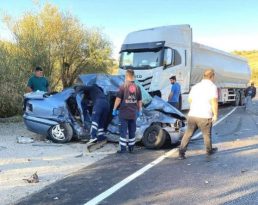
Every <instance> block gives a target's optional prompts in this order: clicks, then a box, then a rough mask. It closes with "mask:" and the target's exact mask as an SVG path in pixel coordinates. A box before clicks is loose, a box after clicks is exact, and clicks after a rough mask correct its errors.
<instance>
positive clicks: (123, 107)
mask: <svg viewBox="0 0 258 205" xmlns="http://www.w3.org/2000/svg"><path fill="white" fill-rule="evenodd" d="M117 97H118V98H120V99H121V104H120V111H119V117H120V118H122V119H128V120H130V119H132V120H135V119H136V115H137V111H138V105H137V103H138V102H139V101H141V100H142V94H141V89H140V88H139V87H138V86H137V85H136V84H135V83H134V82H127V83H125V84H123V85H122V86H120V88H119V91H118V93H117Z"/></svg>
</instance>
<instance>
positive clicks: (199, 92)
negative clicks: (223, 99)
mask: <svg viewBox="0 0 258 205" xmlns="http://www.w3.org/2000/svg"><path fill="white" fill-rule="evenodd" d="M189 98H190V99H192V102H191V106H190V111H189V114H188V116H191V117H199V118H212V117H213V114H212V106H211V100H212V99H214V98H218V89H217V86H216V85H215V84H214V83H213V82H212V81H210V80H206V79H204V80H202V81H201V82H200V83H197V84H196V85H195V86H193V87H192V89H191V91H190V94H189Z"/></svg>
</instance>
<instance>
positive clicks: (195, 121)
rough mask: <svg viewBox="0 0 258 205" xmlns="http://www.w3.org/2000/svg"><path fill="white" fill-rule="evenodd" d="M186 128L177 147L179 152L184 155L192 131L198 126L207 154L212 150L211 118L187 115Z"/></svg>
mask: <svg viewBox="0 0 258 205" xmlns="http://www.w3.org/2000/svg"><path fill="white" fill-rule="evenodd" d="M187 123H188V126H187V130H186V132H185V134H184V136H183V139H182V141H181V145H180V148H179V154H181V155H184V154H185V152H186V149H187V146H188V144H189V141H190V139H191V137H192V136H193V134H194V132H195V131H196V130H197V129H198V128H199V129H200V130H201V132H202V135H203V140H204V144H205V146H206V152H207V154H209V153H211V152H212V140H211V129H212V119H211V118H199V117H188V120H187Z"/></svg>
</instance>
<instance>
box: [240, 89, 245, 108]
mask: <svg viewBox="0 0 258 205" xmlns="http://www.w3.org/2000/svg"><path fill="white" fill-rule="evenodd" d="M243 105H245V93H244V92H241V95H240V106H243Z"/></svg>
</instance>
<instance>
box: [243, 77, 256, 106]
mask: <svg viewBox="0 0 258 205" xmlns="http://www.w3.org/2000/svg"><path fill="white" fill-rule="evenodd" d="M255 96H256V88H255V87H254V83H253V82H252V83H251V86H249V87H248V88H246V90H245V101H246V102H245V103H246V105H245V108H246V109H249V108H250V106H251V104H252V99H253V98H254V97H255Z"/></svg>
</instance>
